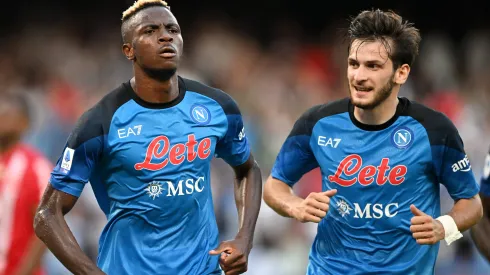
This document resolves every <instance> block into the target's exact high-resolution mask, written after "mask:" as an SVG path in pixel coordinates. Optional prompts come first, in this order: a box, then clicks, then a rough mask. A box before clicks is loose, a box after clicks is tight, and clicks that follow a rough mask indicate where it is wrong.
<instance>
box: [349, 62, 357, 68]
mask: <svg viewBox="0 0 490 275" xmlns="http://www.w3.org/2000/svg"><path fill="white" fill-rule="evenodd" d="M349 67H353V68H357V67H359V63H357V62H355V61H349Z"/></svg>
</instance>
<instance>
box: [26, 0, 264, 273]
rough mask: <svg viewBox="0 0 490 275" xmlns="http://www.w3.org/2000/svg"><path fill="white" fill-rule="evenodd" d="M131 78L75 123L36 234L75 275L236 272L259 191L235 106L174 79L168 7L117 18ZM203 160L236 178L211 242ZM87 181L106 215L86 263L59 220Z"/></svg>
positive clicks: (145, 7)
mask: <svg viewBox="0 0 490 275" xmlns="http://www.w3.org/2000/svg"><path fill="white" fill-rule="evenodd" d="M121 31H122V37H123V43H124V44H123V53H124V54H125V56H126V57H127V58H128V60H131V61H132V64H133V70H134V77H133V78H132V79H131V80H129V81H127V82H126V83H123V84H122V85H121V86H120V87H118V88H117V89H115V90H114V91H112V92H110V93H109V94H108V95H107V96H105V97H104V98H103V99H102V100H101V101H100V102H98V103H97V104H96V105H95V106H94V107H93V108H92V109H90V110H88V111H87V112H86V113H85V114H84V115H83V116H82V117H81V118H80V119H79V121H78V123H77V125H76V127H75V129H74V130H73V132H72V134H71V135H70V137H69V138H68V141H67V144H66V147H65V149H64V152H63V155H62V156H61V157H60V159H59V161H58V163H57V165H56V167H55V169H54V171H53V173H52V176H51V179H50V181H49V182H50V184H49V186H48V188H47V191H46V193H45V195H44V197H43V199H42V202H41V205H40V207H39V209H38V212H37V215H36V221H35V229H36V233H37V235H38V236H39V237H40V238H41V239H42V240H43V241H44V242H45V243H46V245H47V246H48V248H49V249H50V250H51V251H52V252H53V254H54V255H55V256H56V257H57V258H58V259H59V260H60V261H61V262H62V263H63V264H64V265H65V266H66V267H67V268H68V269H69V270H70V271H72V272H73V273H75V274H104V273H106V274H115V275H124V274H169V275H178V274H185V275H191V274H199V275H201V274H221V270H220V266H221V268H222V269H223V270H224V271H225V274H227V275H232V274H240V273H243V272H245V271H246V270H247V259H248V255H249V253H250V250H251V248H252V241H253V235H254V229H255V223H256V220H257V216H258V213H259V208H260V204H261V196H262V182H261V181H262V180H261V175H260V169H259V167H258V166H257V163H256V162H255V161H254V158H253V156H252V154H251V153H250V146H249V143H248V141H247V137H246V135H245V129H244V126H243V122H242V117H241V114H240V110H239V108H238V106H237V104H236V103H235V101H234V100H233V99H232V98H231V97H230V96H229V95H227V94H226V93H224V92H222V91H220V90H218V89H215V88H211V87H208V86H205V85H203V84H201V83H199V82H196V81H192V80H189V79H185V78H183V77H180V76H178V74H177V68H178V64H179V61H180V58H181V56H182V50H183V42H182V36H181V30H180V27H179V24H178V23H177V20H176V18H175V17H174V15H173V14H172V13H171V11H170V8H169V7H168V6H167V3H165V2H163V1H159V0H140V1H137V2H135V4H134V5H133V6H131V7H130V8H129V9H128V10H126V11H125V12H124V13H123V18H122V26H121ZM213 156H217V157H219V158H222V159H224V160H225V161H226V162H227V163H228V164H229V165H230V166H232V167H233V169H234V171H235V174H236V181H235V199H236V206H237V209H238V217H239V231H238V233H237V235H236V237H235V239H233V240H230V241H225V242H222V243H221V244H218V228H217V224H216V218H215V214H214V208H213V200H212V197H211V189H210V187H211V185H210V166H211V159H212V158H213ZM88 181H90V184H91V186H92V189H93V190H94V193H95V196H96V198H97V201H98V203H99V206H100V208H101V209H102V210H103V211H104V213H105V214H106V216H107V219H108V222H107V225H106V226H105V228H104V230H103V232H102V235H101V237H100V242H99V256H98V261H97V265H96V264H95V263H93V262H92V261H91V260H90V259H89V258H88V257H87V256H86V255H85V254H84V253H83V251H82V250H81V249H80V247H79V245H78V244H77V241H76V240H75V238H74V237H73V234H72V233H71V231H70V229H69V228H68V226H67V224H66V222H65V219H64V217H63V215H65V214H66V213H68V211H70V209H71V208H72V207H73V205H74V204H75V203H76V201H77V198H78V197H79V196H80V194H81V192H82V189H83V188H84V185H85V184H86V183H87V182H88Z"/></svg>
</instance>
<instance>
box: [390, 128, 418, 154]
mask: <svg viewBox="0 0 490 275" xmlns="http://www.w3.org/2000/svg"><path fill="white" fill-rule="evenodd" d="M413 138H414V136H413V131H412V130H410V129H409V128H407V127H400V128H397V129H395V131H393V133H392V135H391V143H392V144H393V145H394V146H395V147H397V148H399V149H406V148H408V147H409V146H410V145H411V144H412V142H413Z"/></svg>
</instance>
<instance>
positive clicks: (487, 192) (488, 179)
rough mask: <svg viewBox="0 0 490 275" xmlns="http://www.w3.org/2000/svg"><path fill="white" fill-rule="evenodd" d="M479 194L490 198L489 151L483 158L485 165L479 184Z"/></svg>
mask: <svg viewBox="0 0 490 275" xmlns="http://www.w3.org/2000/svg"><path fill="white" fill-rule="evenodd" d="M480 191H481V194H482V195H484V196H486V197H490V151H489V152H488V154H487V157H486V158H485V163H484V166H483V173H482V178H481V184H480Z"/></svg>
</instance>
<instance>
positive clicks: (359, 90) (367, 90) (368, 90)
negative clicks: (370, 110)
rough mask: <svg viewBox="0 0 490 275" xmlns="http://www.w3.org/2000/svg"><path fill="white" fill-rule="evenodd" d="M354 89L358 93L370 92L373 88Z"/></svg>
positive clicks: (357, 87) (356, 87)
mask: <svg viewBox="0 0 490 275" xmlns="http://www.w3.org/2000/svg"><path fill="white" fill-rule="evenodd" d="M354 89H356V91H358V92H365V93H366V92H371V91H372V90H373V88H371V87H363V86H354Z"/></svg>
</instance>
